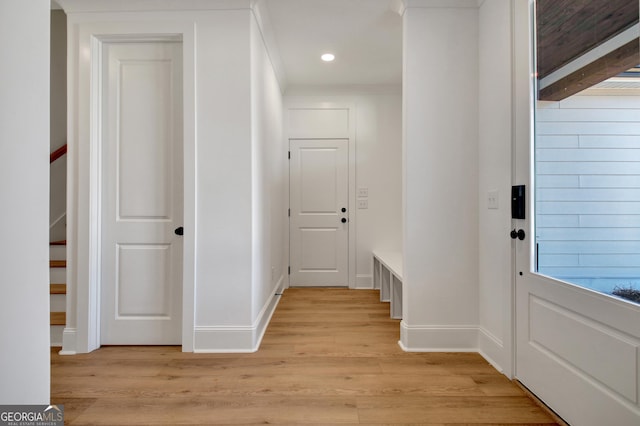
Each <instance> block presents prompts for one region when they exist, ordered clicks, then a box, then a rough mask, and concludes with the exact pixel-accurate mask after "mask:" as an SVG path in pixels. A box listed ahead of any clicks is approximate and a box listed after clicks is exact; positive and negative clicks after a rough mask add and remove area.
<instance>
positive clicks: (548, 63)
mask: <svg viewBox="0 0 640 426" xmlns="http://www.w3.org/2000/svg"><path fill="white" fill-rule="evenodd" d="M638 14H639V7H638V0H538V1H537V6H536V21H537V22H536V26H537V28H536V34H537V65H538V79H539V81H540V80H541V79H543V78H545V77H548V76H549V75H551V74H552V73H553V72H554V71H558V70H560V69H561V68H562V67H564V66H565V65H567V64H569V63H571V62H572V61H574V60H575V59H577V58H579V57H581V56H582V55H583V54H585V53H587V52H589V51H591V50H592V49H594V48H596V47H598V46H599V45H601V44H602V43H604V42H606V41H607V40H610V39H611V38H612V37H615V36H616V35H618V34H621V33H622V32H624V31H625V30H628V29H629V28H631V27H633V26H634V25H635V24H637V23H638ZM639 47H640V46H639V45H638V39H637V38H635V39H634V40H632V41H629V42H628V43H626V44H625V45H623V46H620V47H618V48H616V49H615V50H613V51H611V52H609V53H607V54H605V55H603V56H600V57H598V58H594V60H593V61H592V62H591V63H589V64H588V65H585V66H583V67H581V68H579V69H577V70H576V71H574V72H572V73H569V74H568V75H566V76H564V77H562V78H560V79H559V80H557V81H555V82H552V83H551V84H549V85H547V86H546V87H542V88H541V90H540V93H539V99H541V100H556V101H557V100H561V99H564V98H565V97H568V96H571V95H573V94H575V93H577V92H579V91H581V90H584V89H586V88H588V87H590V86H593V85H594V84H597V83H599V82H601V81H604V80H606V79H607V78H610V77H613V76H615V75H617V74H619V73H621V72H623V71H625V70H627V69H629V68H632V67H634V66H636V65H638V64H639V63H640V55H639Z"/></svg>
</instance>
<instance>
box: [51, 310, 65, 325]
mask: <svg viewBox="0 0 640 426" xmlns="http://www.w3.org/2000/svg"><path fill="white" fill-rule="evenodd" d="M49 318H50V324H51V325H66V324H67V313H66V312H51V313H50V315H49Z"/></svg>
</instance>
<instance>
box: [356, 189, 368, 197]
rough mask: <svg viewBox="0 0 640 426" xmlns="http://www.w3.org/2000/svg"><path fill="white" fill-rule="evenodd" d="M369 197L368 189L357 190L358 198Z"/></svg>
mask: <svg viewBox="0 0 640 426" xmlns="http://www.w3.org/2000/svg"><path fill="white" fill-rule="evenodd" d="M368 196H369V188H358V197H361V198H367V197H368Z"/></svg>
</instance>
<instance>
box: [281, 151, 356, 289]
mask: <svg viewBox="0 0 640 426" xmlns="http://www.w3.org/2000/svg"><path fill="white" fill-rule="evenodd" d="M289 146H290V150H291V151H290V152H291V158H290V200H289V203H290V208H291V213H290V216H291V217H290V234H289V235H290V265H291V276H290V278H289V283H290V285H291V286H348V285H349V278H348V272H349V271H348V269H349V252H348V245H349V211H348V208H349V197H348V192H349V141H348V140H347V139H334V140H294V139H292V140H290V144H289Z"/></svg>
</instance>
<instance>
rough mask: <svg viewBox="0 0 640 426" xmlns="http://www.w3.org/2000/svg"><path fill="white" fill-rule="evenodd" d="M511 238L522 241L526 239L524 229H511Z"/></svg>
mask: <svg viewBox="0 0 640 426" xmlns="http://www.w3.org/2000/svg"><path fill="white" fill-rule="evenodd" d="M510 235H511V239H513V240H515V239H516V238H517V239H519V240H520V241H522V240H524V237H525V233H524V229H518V230H517V231H516V230H515V229H514V230H512V231H511V234H510Z"/></svg>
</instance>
